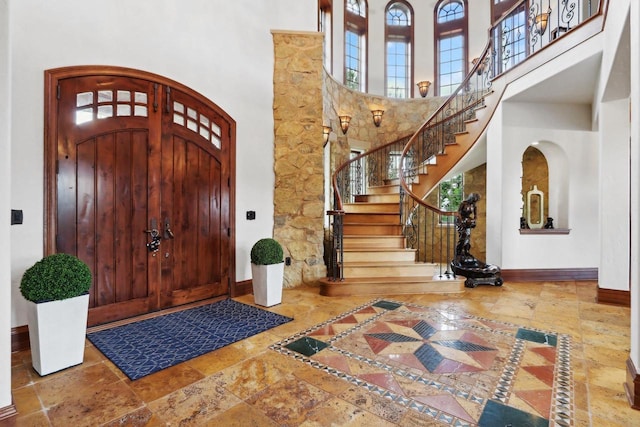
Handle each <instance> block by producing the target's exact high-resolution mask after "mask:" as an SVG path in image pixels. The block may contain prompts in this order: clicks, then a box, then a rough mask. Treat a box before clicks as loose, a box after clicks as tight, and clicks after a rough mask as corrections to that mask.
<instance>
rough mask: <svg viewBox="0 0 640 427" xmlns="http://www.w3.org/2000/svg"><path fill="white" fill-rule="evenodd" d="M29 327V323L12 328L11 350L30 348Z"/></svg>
mask: <svg viewBox="0 0 640 427" xmlns="http://www.w3.org/2000/svg"><path fill="white" fill-rule="evenodd" d="M30 348H31V345H30V344H29V327H28V326H27V325H24V326H17V327H15V328H11V352H12V353H13V352H16V351H23V350H29V349H30Z"/></svg>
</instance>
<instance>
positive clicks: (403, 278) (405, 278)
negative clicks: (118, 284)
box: [342, 275, 465, 283]
mask: <svg viewBox="0 0 640 427" xmlns="http://www.w3.org/2000/svg"><path fill="white" fill-rule="evenodd" d="M425 280H439V281H443V280H447V281H458V280H462V281H463V282H464V280H465V278H464V277H459V276H458V277H453V276H451V277H450V278H448V279H447V278H444V277H443V278H438V277H437V276H435V275H434V276H428V277H427V276H399V277H396V276H393V277H392V276H389V277H382V276H376V277H345V278H344V279H343V280H342V282H343V283H415V282H424V281H425Z"/></svg>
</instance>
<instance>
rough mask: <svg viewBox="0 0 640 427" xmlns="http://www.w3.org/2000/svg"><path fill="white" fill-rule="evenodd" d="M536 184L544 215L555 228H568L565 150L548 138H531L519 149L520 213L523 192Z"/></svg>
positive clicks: (524, 195) (525, 195)
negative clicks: (528, 142) (523, 148)
mask: <svg viewBox="0 0 640 427" xmlns="http://www.w3.org/2000/svg"><path fill="white" fill-rule="evenodd" d="M534 185H536V186H537V187H538V190H540V191H542V192H543V193H544V205H545V206H544V216H545V220H546V217H551V218H553V226H554V228H556V229H568V228H569V197H570V195H569V190H570V189H569V161H568V157H567V153H566V152H565V151H564V150H563V149H562V147H560V146H559V145H558V144H556V143H554V142H551V141H535V142H534V143H532V144H531V145H529V146H528V147H527V148H526V149H525V151H524V152H523V153H522V187H521V194H522V216H523V217H526V200H527V192H528V191H529V190H531V189H532V187H533V186H534Z"/></svg>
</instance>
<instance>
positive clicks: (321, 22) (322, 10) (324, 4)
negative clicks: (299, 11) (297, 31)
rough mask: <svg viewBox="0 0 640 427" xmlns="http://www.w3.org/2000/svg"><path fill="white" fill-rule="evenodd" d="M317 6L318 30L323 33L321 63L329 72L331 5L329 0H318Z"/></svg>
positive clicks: (331, 30)
mask: <svg viewBox="0 0 640 427" xmlns="http://www.w3.org/2000/svg"><path fill="white" fill-rule="evenodd" d="M318 7H319V11H318V12H319V13H318V31H320V32H321V33H324V41H323V46H322V52H323V64H324V67H325V68H326V69H327V71H328V72H329V73H330V74H331V73H332V71H333V13H332V12H333V5H332V2H331V0H320V1H319V2H318Z"/></svg>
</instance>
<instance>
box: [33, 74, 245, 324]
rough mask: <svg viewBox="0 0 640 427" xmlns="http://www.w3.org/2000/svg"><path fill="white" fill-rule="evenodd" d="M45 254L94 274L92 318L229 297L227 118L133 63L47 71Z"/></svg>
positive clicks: (229, 153) (105, 318)
mask: <svg viewBox="0 0 640 427" xmlns="http://www.w3.org/2000/svg"><path fill="white" fill-rule="evenodd" d="M46 86H47V87H46V95H47V103H46V110H47V130H46V147H45V157H46V160H45V163H46V164H47V165H48V166H47V173H46V174H47V186H48V188H47V195H48V202H47V211H48V212H47V218H46V221H45V226H46V238H47V245H46V246H47V247H46V248H45V249H46V252H48V253H53V252H65V253H69V254H73V255H76V256H77V257H79V258H80V259H82V260H83V261H85V262H86V263H87V264H88V265H89V266H90V268H91V271H92V273H93V285H92V288H91V296H90V309H89V325H96V324H101V323H106V322H110V321H113V320H118V319H123V318H126V317H131V316H134V315H139V314H144V313H148V312H151V311H155V310H159V309H164V308H168V307H173V306H176V305H181V304H185V303H189V302H193V301H197V300H202V299H206V298H211V297H216V296H221V295H226V294H228V293H229V288H230V284H231V280H232V271H231V268H232V266H233V264H234V263H233V253H232V248H233V245H232V241H233V239H232V224H231V221H232V219H231V218H232V201H233V196H232V193H233V192H232V186H231V181H232V179H231V178H232V162H233V152H234V151H233V147H232V145H233V140H234V138H233V133H234V132H235V125H234V122H233V120H232V119H231V118H229V117H228V116H227V115H226V114H225V113H224V112H222V111H220V110H219V109H218V108H217V107H216V106H215V104H213V103H212V102H210V101H208V100H207V99H205V98H204V97H202V96H200V95H198V94H197V93H194V92H192V91H190V90H189V89H188V88H186V87H183V86H181V85H179V84H177V83H175V82H172V81H169V80H167V79H164V78H161V77H159V76H156V75H150V74H147V73H143V72H137V71H134V70H128V69H118V68H95V67H73V68H65V69H56V70H50V71H48V72H47V73H46Z"/></svg>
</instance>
